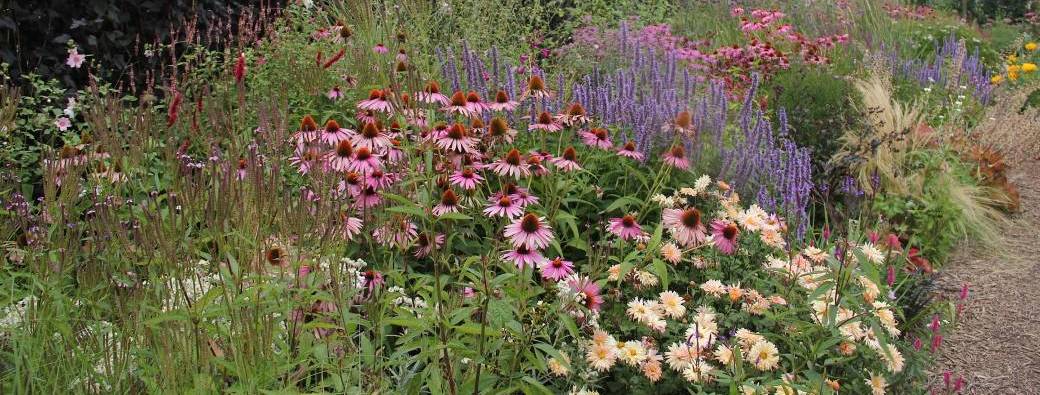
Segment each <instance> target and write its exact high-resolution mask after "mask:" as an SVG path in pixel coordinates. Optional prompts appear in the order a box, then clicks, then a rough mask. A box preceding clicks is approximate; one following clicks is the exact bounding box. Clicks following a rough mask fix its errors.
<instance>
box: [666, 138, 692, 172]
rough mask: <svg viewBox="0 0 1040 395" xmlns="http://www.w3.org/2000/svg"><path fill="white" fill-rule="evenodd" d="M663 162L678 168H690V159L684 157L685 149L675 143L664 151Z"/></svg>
mask: <svg viewBox="0 0 1040 395" xmlns="http://www.w3.org/2000/svg"><path fill="white" fill-rule="evenodd" d="M664 163H665V164H667V165H669V166H672V167H674V168H676V169H679V170H686V169H689V168H690V161H689V160H688V159H686V149H685V148H683V146H682V145H679V144H675V145H673V146H672V148H670V149H669V150H668V151H665V153H664Z"/></svg>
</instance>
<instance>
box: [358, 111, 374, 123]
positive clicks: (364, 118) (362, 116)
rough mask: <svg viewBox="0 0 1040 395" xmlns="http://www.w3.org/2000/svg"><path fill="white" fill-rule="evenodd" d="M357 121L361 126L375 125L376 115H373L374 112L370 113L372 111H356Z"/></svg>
mask: <svg viewBox="0 0 1040 395" xmlns="http://www.w3.org/2000/svg"><path fill="white" fill-rule="evenodd" d="M357 119H358V122H361V123H362V124H366V123H375V122H376V113H375V111H372V110H363V111H358V112H357Z"/></svg>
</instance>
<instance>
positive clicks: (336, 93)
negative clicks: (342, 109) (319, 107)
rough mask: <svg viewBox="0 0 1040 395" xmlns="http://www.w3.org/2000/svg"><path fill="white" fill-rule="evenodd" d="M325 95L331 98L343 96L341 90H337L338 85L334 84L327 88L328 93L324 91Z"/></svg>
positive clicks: (337, 98)
mask: <svg viewBox="0 0 1040 395" xmlns="http://www.w3.org/2000/svg"><path fill="white" fill-rule="evenodd" d="M325 96H326V97H328V98H329V99H332V100H339V99H342V98H343V91H341V90H339V85H336V86H334V87H332V89H329V93H326V94H325Z"/></svg>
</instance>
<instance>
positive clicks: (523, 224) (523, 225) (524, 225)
mask: <svg viewBox="0 0 1040 395" xmlns="http://www.w3.org/2000/svg"><path fill="white" fill-rule="evenodd" d="M541 227H542V225H541V224H540V223H538V217H536V216H534V214H527V215H525V216H524V219H523V220H521V221H520V229H523V230H524V232H527V233H534V232H537V231H538V229H541Z"/></svg>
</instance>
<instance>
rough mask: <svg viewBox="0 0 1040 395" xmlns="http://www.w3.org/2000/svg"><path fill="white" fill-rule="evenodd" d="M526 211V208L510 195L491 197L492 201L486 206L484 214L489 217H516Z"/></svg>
mask: <svg viewBox="0 0 1040 395" xmlns="http://www.w3.org/2000/svg"><path fill="white" fill-rule="evenodd" d="M523 213H524V208H523V207H521V206H520V205H519V204H517V203H516V202H515V201H513V199H512V198H510V197H509V196H500V197H498V198H494V197H492V198H491V203H490V204H489V205H488V206H487V207H486V208H484V215H487V216H489V217H506V218H516V217H518V216H520V215H521V214H523Z"/></svg>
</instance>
